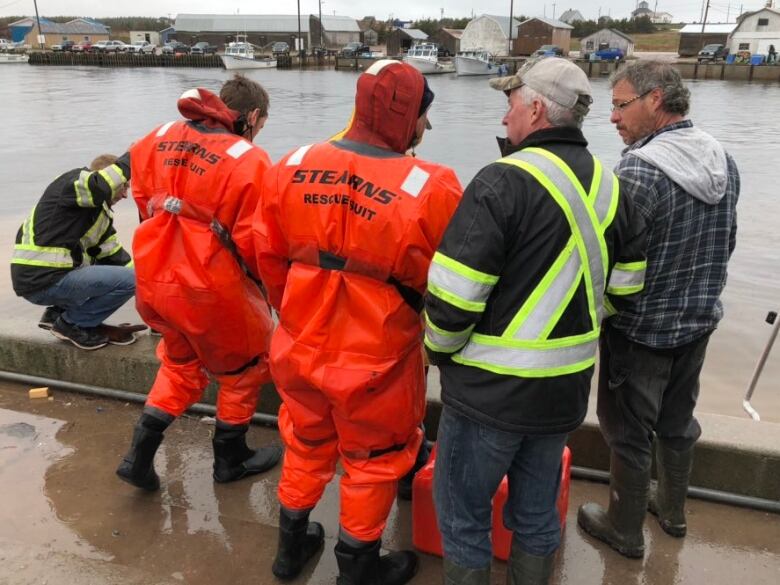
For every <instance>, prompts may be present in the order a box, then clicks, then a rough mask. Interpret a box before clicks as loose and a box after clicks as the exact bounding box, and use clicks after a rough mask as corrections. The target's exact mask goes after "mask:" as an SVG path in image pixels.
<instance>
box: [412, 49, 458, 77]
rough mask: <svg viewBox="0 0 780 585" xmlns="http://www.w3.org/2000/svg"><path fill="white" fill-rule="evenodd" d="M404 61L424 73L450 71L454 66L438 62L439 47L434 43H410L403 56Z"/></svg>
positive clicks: (453, 69)
mask: <svg viewBox="0 0 780 585" xmlns="http://www.w3.org/2000/svg"><path fill="white" fill-rule="evenodd" d="M404 63H409V65H411V66H412V67H414V68H415V69H417V70H418V71H419V72H420V73H422V74H424V75H429V74H432V73H452V72H454V71H455V67H454V65H453V64H452V63H440V62H439V48H438V47H437V46H436V44H435V43H418V44H416V45H412V46H411V47H410V48H409V51H408V52H407V53H406V55H405V56H404Z"/></svg>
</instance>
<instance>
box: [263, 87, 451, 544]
mask: <svg viewBox="0 0 780 585" xmlns="http://www.w3.org/2000/svg"><path fill="white" fill-rule="evenodd" d="M418 104H419V101H418ZM414 117H415V118H416V112H415V116H414ZM408 139H409V137H407V140H408ZM460 194H461V186H460V183H459V182H458V179H457V177H456V176H455V174H454V172H453V171H452V170H450V169H448V168H446V167H443V166H440V165H437V164H433V163H428V162H424V161H420V160H417V159H415V158H412V157H409V156H405V155H402V154H396V153H395V152H392V151H388V150H385V149H380V148H377V147H375V146H371V145H368V144H365V143H360V142H355V141H351V140H347V139H342V140H338V141H335V142H326V143H321V144H316V145H314V146H311V147H302V148H300V149H298V150H297V151H295V152H293V153H292V154H290V155H288V156H286V157H285V158H284V159H282V160H281V161H280V162H279V163H278V164H277V165H275V166H274V167H272V168H271V169H270V170H269V171H268V173H266V177H265V181H264V188H263V196H262V200H261V205H260V206H259V207H258V210H257V214H256V217H255V222H254V224H253V228H254V231H255V246H256V253H257V262H258V270H259V272H260V273H261V275H262V278H263V281H264V282H265V284H266V286H267V287H268V291H269V296H270V299H271V303H272V304H273V305H274V306H275V307H276V308H277V309H278V310H279V315H280V326H279V327H278V328H277V330H276V332H275V333H274V336H273V341H272V344H271V356H270V362H271V372H272V374H273V377H274V382H275V383H276V386H277V389H278V391H279V393H280V395H281V396H282V399H283V402H284V404H283V405H282V407H281V410H280V412H279V428H280V431H281V435H282V439H283V441H284V443H285V446H286V447H287V449H286V451H285V458H284V466H283V470H282V477H281V480H280V482H279V498H280V500H281V503H282V505H283V506H285V507H286V508H289V509H293V510H304V509H309V508H312V507H313V506H314V505H315V504H316V503H317V501H318V500H319V499H320V497H321V495H322V493H323V490H324V488H325V485H326V484H327V483H328V482H329V481H330V480H331V478H332V477H333V475H334V472H335V467H336V462H337V460H338V458H339V456H340V457H341V461H342V466H343V468H344V475H343V476H342V478H341V518H340V522H341V528H342V530H344V531H345V532H346V533H347V534H349V535H350V536H352V537H353V538H356V539H358V540H361V541H373V540H376V539H378V538H379V537H380V536H381V534H382V531H383V529H384V526H385V523H386V520H387V515H388V513H389V511H390V507H391V505H392V503H393V500H394V498H395V492H396V485H397V480H398V479H399V478H401V477H402V476H403V475H405V474H406V473H407V472H408V471H409V469H411V467H412V465H413V463H414V460H415V457H416V455H417V450H418V448H419V446H420V442H421V441H422V440H423V435H422V432H421V431H420V423H421V421H422V419H423V415H424V410H425V379H424V371H423V360H422V354H421V351H420V341H421V334H422V327H421V321H420V315H419V313H418V309H419V307H414V308H413V307H412V305H414V304H415V302H416V301H419V299H420V297H421V294H422V292H423V291H424V290H425V286H426V282H427V274H428V267H429V264H430V261H431V258H432V256H433V253H434V252H435V250H436V246H437V244H438V243H439V240H440V239H441V237H442V235H443V233H444V229H445V227H446V225H447V223H448V221H449V219H450V216H451V215H452V213H453V212H454V210H455V207H456V206H457V203H458V201H459V197H460ZM404 297H406V299H407V300H405V298H404Z"/></svg>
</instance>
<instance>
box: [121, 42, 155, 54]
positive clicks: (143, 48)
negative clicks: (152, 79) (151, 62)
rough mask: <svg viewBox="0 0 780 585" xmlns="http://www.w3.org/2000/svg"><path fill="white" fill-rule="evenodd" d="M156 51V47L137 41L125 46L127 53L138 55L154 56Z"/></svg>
mask: <svg viewBox="0 0 780 585" xmlns="http://www.w3.org/2000/svg"><path fill="white" fill-rule="evenodd" d="M156 49H157V47H155V46H154V45H153V44H152V43H150V42H149V41H138V42H137V43H133V44H132V45H127V52H128V53H137V54H139V55H141V54H144V55H154V53H155V50H156Z"/></svg>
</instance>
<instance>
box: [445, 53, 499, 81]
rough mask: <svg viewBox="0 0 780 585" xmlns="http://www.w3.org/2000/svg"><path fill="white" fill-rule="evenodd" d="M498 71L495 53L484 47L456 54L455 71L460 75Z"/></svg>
mask: <svg viewBox="0 0 780 585" xmlns="http://www.w3.org/2000/svg"><path fill="white" fill-rule="evenodd" d="M497 72H498V66H497V65H496V62H495V60H494V58H493V55H492V54H491V53H489V52H487V51H486V50H484V49H474V50H472V51H461V52H460V53H458V54H457V55H456V56H455V73H457V74H458V75H495V74H496V73H497Z"/></svg>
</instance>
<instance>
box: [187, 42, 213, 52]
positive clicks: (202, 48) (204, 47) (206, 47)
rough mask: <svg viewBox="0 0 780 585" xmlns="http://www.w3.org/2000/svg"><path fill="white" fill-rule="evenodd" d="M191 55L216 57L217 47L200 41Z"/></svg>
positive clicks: (193, 47) (193, 48)
mask: <svg viewBox="0 0 780 585" xmlns="http://www.w3.org/2000/svg"><path fill="white" fill-rule="evenodd" d="M190 53H191V54H192V55H216V54H217V47H215V46H214V45H210V44H209V43H207V42H206V41H200V42H199V43H195V44H194V45H192V48H191V49H190Z"/></svg>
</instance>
